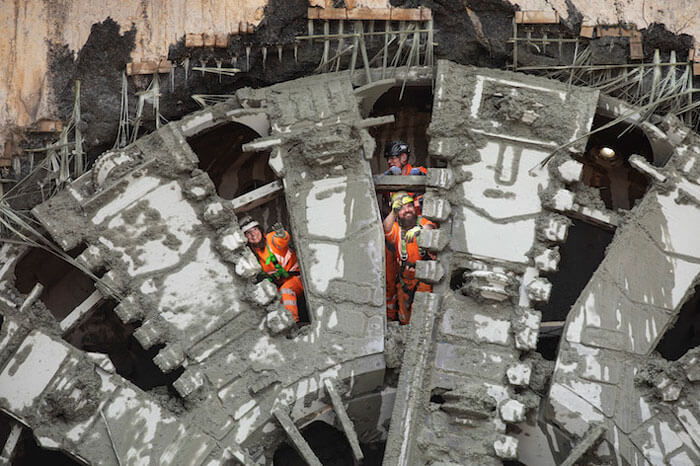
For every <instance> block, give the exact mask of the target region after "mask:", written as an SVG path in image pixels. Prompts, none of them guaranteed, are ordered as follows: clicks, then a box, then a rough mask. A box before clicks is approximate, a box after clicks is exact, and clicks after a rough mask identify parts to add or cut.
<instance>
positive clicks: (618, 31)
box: [596, 26, 622, 37]
mask: <svg viewBox="0 0 700 466" xmlns="http://www.w3.org/2000/svg"><path fill="white" fill-rule="evenodd" d="M596 32H597V35H598V37H620V36H621V35H622V28H620V26H598V27H597V28H596Z"/></svg>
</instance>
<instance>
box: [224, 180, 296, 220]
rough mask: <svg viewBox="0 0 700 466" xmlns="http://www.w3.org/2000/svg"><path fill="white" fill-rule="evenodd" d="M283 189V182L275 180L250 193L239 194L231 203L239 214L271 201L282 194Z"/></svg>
mask: <svg viewBox="0 0 700 466" xmlns="http://www.w3.org/2000/svg"><path fill="white" fill-rule="evenodd" d="M282 191H284V186H283V185H282V182H281V181H280V180H275V181H273V182H272V183H268V184H266V185H264V186H260V187H259V188H256V189H254V190H252V191H251V192H249V193H245V194H243V195H242V196H238V197H237V198H235V199H233V200H232V201H231V204H232V205H233V210H234V212H236V213H237V214H238V213H241V212H247V211H249V210H253V209H255V208H256V207H258V206H261V205H263V204H265V203H266V202H269V201H271V200H272V199H275V198H276V197H277V196H279V195H280V193H282Z"/></svg>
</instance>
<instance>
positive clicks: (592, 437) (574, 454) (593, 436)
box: [560, 425, 607, 466]
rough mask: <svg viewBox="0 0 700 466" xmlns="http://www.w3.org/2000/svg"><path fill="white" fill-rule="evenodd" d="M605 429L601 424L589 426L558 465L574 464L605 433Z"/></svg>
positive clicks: (568, 465) (572, 465) (567, 465)
mask: <svg viewBox="0 0 700 466" xmlns="http://www.w3.org/2000/svg"><path fill="white" fill-rule="evenodd" d="M606 430H607V429H606V428H605V426H603V425H598V426H595V427H591V428H590V429H589V430H588V432H587V433H586V435H584V436H583V438H582V439H581V441H580V442H579V443H578V445H576V446H575V447H574V449H573V450H571V453H569V456H567V458H566V459H565V460H564V461H563V462H562V463H561V465H560V466H574V465H575V464H576V462H577V461H578V460H579V459H581V457H582V456H583V455H585V454H586V452H587V451H588V450H589V449H590V448H591V447H592V446H593V444H594V443H595V442H596V441H597V440H598V439H599V438H600V437H601V436H602V435H603V434H604V433H605V431H606Z"/></svg>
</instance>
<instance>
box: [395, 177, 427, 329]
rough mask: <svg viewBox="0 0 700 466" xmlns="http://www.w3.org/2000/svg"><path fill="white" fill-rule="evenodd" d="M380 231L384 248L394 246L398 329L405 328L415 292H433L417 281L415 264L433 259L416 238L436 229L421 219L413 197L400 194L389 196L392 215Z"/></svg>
mask: <svg viewBox="0 0 700 466" xmlns="http://www.w3.org/2000/svg"><path fill="white" fill-rule="evenodd" d="M383 227H384V237H385V239H386V242H387V244H391V245H393V248H394V250H395V251H396V258H397V268H398V273H397V282H396V291H397V301H398V319H399V322H400V323H401V325H406V324H408V323H409V322H410V320H411V308H412V307H413V300H414V298H415V294H416V292H418V291H428V292H429V291H432V290H433V287H432V286H431V285H429V284H428V283H424V282H421V281H420V280H418V279H417V278H416V262H417V261H419V260H433V259H434V256H432V255H431V254H430V253H428V252H427V251H424V250H422V249H421V248H419V247H418V238H419V237H420V232H421V231H422V230H424V229H433V228H436V225H435V224H434V223H433V222H431V221H429V220H427V219H423V218H420V217H419V216H418V214H417V212H416V206H415V204H414V200H413V197H412V196H410V195H409V194H408V193H407V192H405V191H399V192H397V193H394V195H393V196H392V203H391V212H390V213H389V215H387V217H386V218H385V219H384V222H383Z"/></svg>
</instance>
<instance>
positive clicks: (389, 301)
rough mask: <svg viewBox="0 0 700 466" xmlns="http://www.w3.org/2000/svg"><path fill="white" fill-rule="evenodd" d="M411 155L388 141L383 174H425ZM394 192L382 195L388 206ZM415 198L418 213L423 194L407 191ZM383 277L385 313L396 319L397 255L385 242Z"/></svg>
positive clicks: (401, 145)
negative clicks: (410, 159) (414, 164)
mask: <svg viewBox="0 0 700 466" xmlns="http://www.w3.org/2000/svg"><path fill="white" fill-rule="evenodd" d="M410 156H411V150H410V148H409V147H408V144H406V143H405V142H403V141H388V142H387V143H386V144H385V146H384V158H385V159H386V163H387V166H388V167H389V168H388V169H387V170H386V171H385V172H384V174H385V175H397V176H416V175H419V176H425V175H426V173H427V170H426V169H425V167H413V166H412V165H411V164H410V163H408V159H409V157H410ZM393 195H394V193H388V194H385V195H384V199H385V200H384V202H386V205H388V206H389V207H390V206H391V199H392V198H393ZM409 195H410V196H412V197H413V198H414V199H415V204H416V209H417V212H418V214H420V209H421V205H422V200H423V196H422V195H420V196H418V197H416V196H415V195H414V193H409ZM385 263H386V270H385V279H386V315H387V318H388V319H389V320H396V319H397V317H398V291H397V289H396V286H397V282H398V275H397V274H398V257H397V255H396V250H394V246H393V245H392V244H390V243H388V242H387V244H386V253H385Z"/></svg>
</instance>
